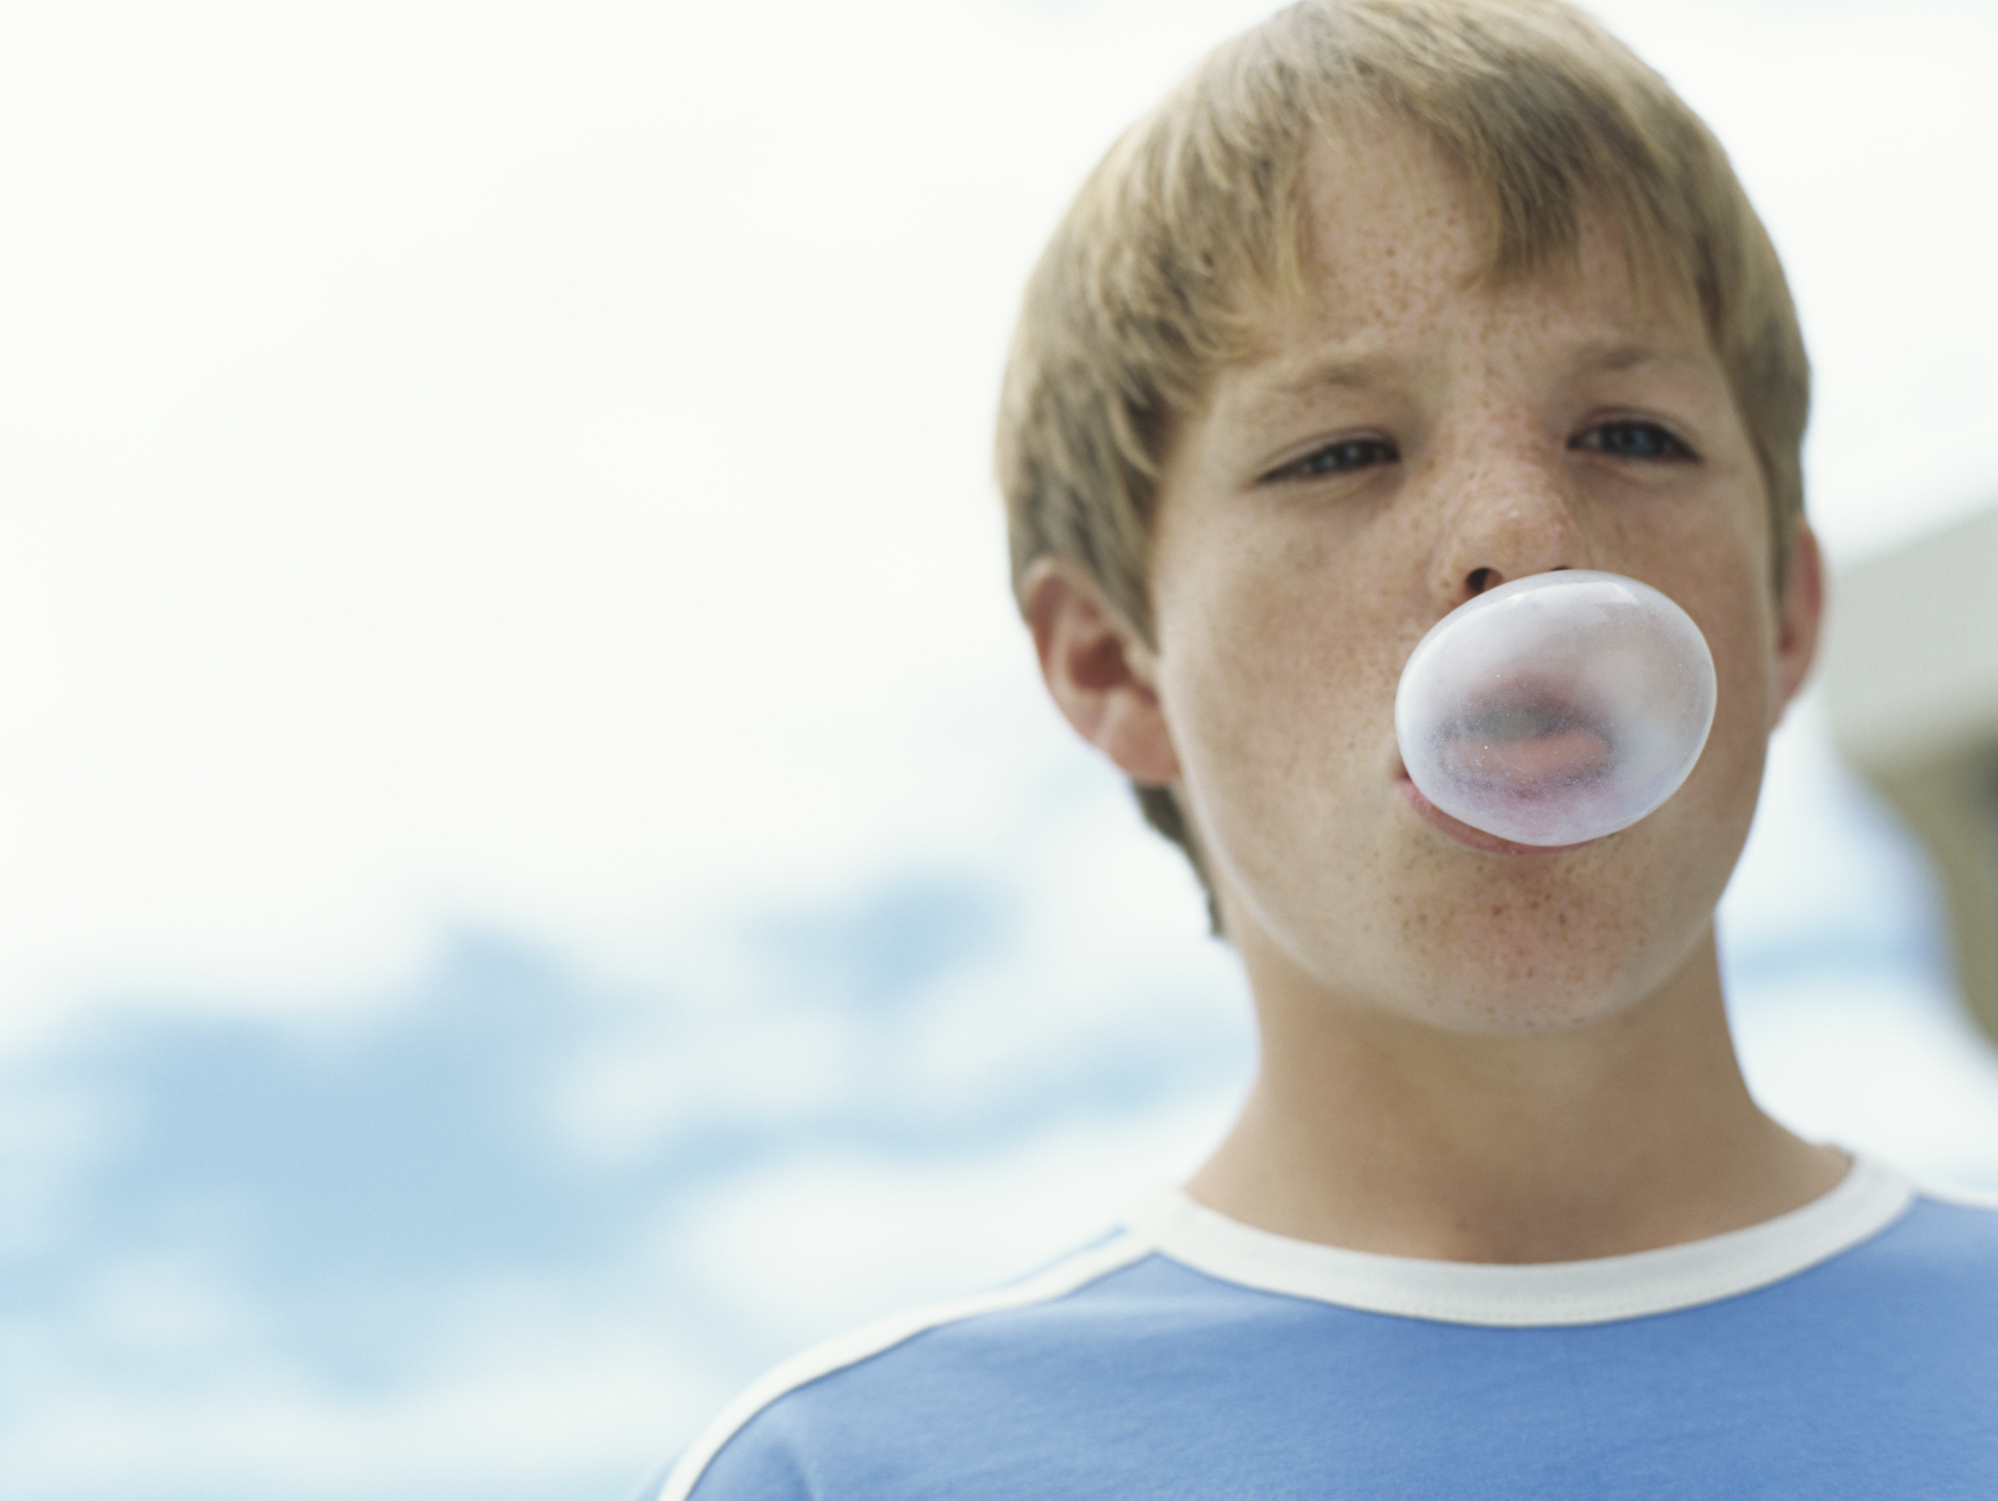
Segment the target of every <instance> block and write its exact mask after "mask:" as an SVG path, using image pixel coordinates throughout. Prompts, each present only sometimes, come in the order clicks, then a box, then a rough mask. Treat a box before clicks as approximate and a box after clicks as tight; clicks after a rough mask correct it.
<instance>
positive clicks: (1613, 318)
mask: <svg viewBox="0 0 1998 1501" xmlns="http://www.w3.org/2000/svg"><path fill="white" fill-rule="evenodd" d="M1297 209H1298V213H1297V223H1296V234H1297V237H1298V245H1297V257H1296V261H1295V266H1296V275H1295V278H1294V280H1292V281H1291V283H1290V284H1289V285H1276V286H1271V287H1268V288H1266V289H1263V290H1261V291H1259V292H1258V293H1257V294H1256V295H1254V296H1253V297H1251V298H1250V299H1248V302H1249V311H1250V318H1249V321H1250V323H1251V325H1252V326H1253V327H1254V328H1255V330H1256V335H1257V336H1256V337H1255V339H1254V340H1253V342H1252V343H1251V344H1250V345H1249V346H1248V350H1247V353H1246V355H1245V358H1243V359H1242V360H1240V361H1238V362H1234V363H1233V364H1232V365H1231V366H1230V367H1228V369H1227V370H1226V371H1225V372H1224V373H1225V374H1226V375H1227V376H1228V377H1229V379H1226V380H1224V381H1222V382H1220V384H1223V385H1235V386H1237V387H1238V388H1240V387H1242V386H1244V385H1246V386H1248V387H1251V388H1253V390H1254V393H1255V395H1256V397H1257V398H1258V399H1260V400H1269V401H1277V402H1282V401H1284V400H1286V399H1293V398H1295V399H1305V398H1308V397H1310V396H1312V395H1314V394H1317V393H1322V392H1323V391H1325V390H1326V389H1328V388H1340V387H1345V388H1352V389H1367V388H1371V387H1377V386H1380V385H1383V384H1386V383H1390V382H1391V381H1392V380H1393V379H1394V378H1395V377H1396V376H1397V375H1401V374H1405V373H1408V372H1407V371H1406V370H1405V368H1404V367H1405V366H1406V365H1407V364H1409V363H1410V362H1411V361H1412V360H1415V359H1417V358H1419V347H1418V346H1419V345H1420V344H1421V343H1422V341H1424V339H1425V338H1427V337H1429V336H1445V335H1449V334H1451V333H1461V332H1463V331H1464V329H1465V326H1466V324H1467V322H1469V323H1473V324H1475V323H1482V322H1489V323H1490V324H1491V325H1493V329H1494V331H1496V332H1498V333H1500V334H1503V335H1511V336H1514V337H1516V338H1518V339H1522V340H1526V341H1529V342H1533V343H1538V344H1541V345H1544V346H1546V347H1547V349H1548V350H1549V352H1550V353H1555V354H1557V355H1558V357H1559V358H1560V359H1561V360H1562V361H1563V362H1565V363H1567V364H1570V365H1572V366H1574V367H1575V368H1576V369H1577V370H1603V371H1609V372H1614V371H1634V370H1638V369H1643V368H1650V369H1654V370H1659V369H1664V370H1670V371H1672V372H1674V373H1677V374H1679V375H1682V376H1686V377H1694V376H1698V377H1702V378H1709V377H1710V378H1721V370H1720V366H1719V363H1718V360H1717V359H1716V357H1715V354H1714V350H1713V347H1712V342H1711V340H1710V338H1709V337H1708V333H1707V329H1706V327H1705V323H1704V320H1703V319H1702V318H1701V316H1700V313H1699V307H1698V303H1697V300H1696V298H1695V297H1694V296H1693V294H1692V291H1691V289H1690V288H1687V287H1685V286H1683V285H1682V284H1681V281H1680V279H1679V278H1678V277H1677V276H1676V275H1674V274H1672V273H1670V272H1668V271H1667V270H1666V269H1665V268H1664V267H1663V266H1662V265H1661V264H1659V263H1658V258H1657V257H1647V256H1645V255H1643V254H1641V253H1640V254H1636V255H1633V254H1632V253H1631V249H1630V242H1629V239H1628V237H1627V236H1626V234H1625V232H1624V230H1623V227H1622V226H1621V225H1620V224H1619V223H1618V222H1617V221H1616V219H1615V218H1614V217H1613V216H1612V215H1611V214H1610V212H1609V211H1608V210H1607V208H1605V207H1603V206H1600V205H1594V204H1592V205H1587V206H1585V207H1584V208H1583V209H1582V211H1581V212H1580V214H1579V215H1578V217H1577V222H1576V231H1575V234H1574V236H1573V237H1572V241H1571V243H1570V244H1569V246H1568V247H1567V248H1566V252H1565V253H1556V254H1554V255H1553V256H1551V257H1550V258H1548V259H1547V260H1546V261H1545V262H1544V263H1542V264H1540V265H1538V266H1534V267H1532V268H1530V269H1527V270H1525V271H1522V272H1519V273H1516V274H1513V275H1509V276H1501V275H1500V274H1498V271H1497V267H1496V245H1497V231H1496V216H1495V213H1494V211H1493V209H1492V207H1491V206H1490V205H1489V204H1488V203H1487V202H1486V200H1485V197H1484V195H1482V194H1481V193H1479V191H1478V190H1477V189H1476V187H1475V186H1474V184H1473V183H1472V181H1471V179H1470V176H1469V174H1468V173H1467V172H1465V171H1464V169H1463V168H1462V167H1461V165H1460V164H1459V163H1458V162H1457V161H1456V160H1455V159H1454V158H1452V157H1451V156H1450V155H1449V154H1448V153H1447V152H1446V151H1445V150H1444V149H1443V148H1442V147H1441V146H1439V145H1437V144H1436V143H1435V142H1434V141H1432V140H1431V139H1430V138H1429V137H1427V136H1426V135H1425V134H1423V133H1422V132H1421V131H1419V130H1417V129H1416V128H1414V127H1412V126H1407V125H1401V124H1399V123H1394V122H1378V121H1365V122H1356V123H1354V124H1353V125H1351V126H1350V127H1349V128H1346V129H1341V130H1336V131H1329V130H1328V131H1320V132H1318V133H1316V134H1315V136H1314V138H1313V139H1312V140H1311V141H1310V142H1309V143H1308V144H1307V146H1306V148H1305V150H1304V152H1303V155H1302V160H1301V164H1300V176H1299V183H1298V194H1297ZM1245 394H1246V393H1245Z"/></svg>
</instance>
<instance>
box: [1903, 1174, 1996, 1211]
mask: <svg viewBox="0 0 1998 1501" xmlns="http://www.w3.org/2000/svg"><path fill="white" fill-rule="evenodd" d="M1915 1192H1916V1193H1917V1194H1918V1195H1920V1196H1921V1197H1922V1198H1924V1199H1934V1200H1935V1201H1936V1202H1937V1203H1939V1204H1955V1205H1957V1206H1959V1207H1961V1208H1964V1209H1998V1189H1992V1188H1966V1187H1965V1186H1963V1185H1962V1184H1959V1183H1936V1182H1933V1181H1931V1180H1930V1179H1928V1178H1917V1179H1916V1180H1915Z"/></svg>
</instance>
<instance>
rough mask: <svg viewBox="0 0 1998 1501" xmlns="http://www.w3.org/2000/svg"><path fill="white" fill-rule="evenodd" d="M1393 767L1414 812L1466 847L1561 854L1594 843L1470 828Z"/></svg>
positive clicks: (1505, 852)
mask: <svg viewBox="0 0 1998 1501" xmlns="http://www.w3.org/2000/svg"><path fill="white" fill-rule="evenodd" d="M1396 770H1397V771H1398V772H1399V774H1400V775H1399V777H1398V779H1397V783H1398V786H1399V789H1400V792H1401V794H1402V796H1403V797H1404V798H1406V799H1407V800H1408V803H1409V805H1410V806H1411V807H1413V808H1414V809H1415V812H1416V814H1417V816H1418V817H1420V818H1421V819H1422V820H1423V822H1425V823H1427V824H1428V825H1429V826H1430V827H1431V828H1433V829H1436V830H1438V831H1440V832H1441V833H1443V834H1445V835H1447V836H1448V837H1450V838H1451V839H1454V840H1456V841H1457V843H1459V844H1461V845H1463V846H1465V847H1466V848H1467V849H1474V850H1477V851H1479V852H1480V853H1482V854H1487V855H1561V854H1566V853H1567V852H1568V851H1569V850H1578V849H1580V848H1581V847H1582V845H1583V844H1593V843H1595V841H1594V840H1592V839H1585V840H1583V841H1582V843H1581V844H1514V843H1513V842H1512V841H1511V840H1510V839H1501V838H1499V837H1498V835H1496V834H1487V833H1486V832H1485V831H1484V830H1483V829H1474V828H1472V827H1471V826H1470V825H1469V824H1467V823H1465V822H1464V821H1463V820H1462V819H1461V818H1452V817H1451V816H1450V815H1449V814H1448V813H1445V812H1444V811H1443V810H1442V809H1441V808H1439V807H1437V806H1436V804H1434V803H1432V802H1431V801H1429V799H1428V798H1426V797H1424V796H1423V795H1422V789H1421V788H1420V787H1417V786H1416V785H1415V783H1414V782H1413V781H1412V780H1410V778H1409V775H1408V769H1407V768H1406V767H1397V768H1396Z"/></svg>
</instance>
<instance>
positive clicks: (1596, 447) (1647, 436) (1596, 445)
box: [1568, 422, 1694, 459]
mask: <svg viewBox="0 0 1998 1501" xmlns="http://www.w3.org/2000/svg"><path fill="white" fill-rule="evenodd" d="M1568 446H1569V447H1571V448H1584V449H1589V450H1592V451H1594V452H1596V453H1606V454H1608V455H1609V456H1610V457H1611V458H1617V459H1690V458H1692V457H1694V454H1693V450H1692V449H1690V448H1688V447H1687V446H1686V445H1685V444H1684V443H1683V442H1681V441H1680V440H1679V439H1678V438H1676V437H1674V436H1673V435H1672V434H1671V433H1669V432H1667V431H1666V430H1665V429H1664V428H1662V427H1660V426H1659V425H1658V424H1657V423H1655V422H1605V423H1602V424H1600V425H1599V426H1596V427H1592V428H1590V429H1589V430H1588V431H1587V432H1585V433H1581V434H1579V435H1578V436H1577V437H1576V438H1575V439H1574V440H1573V441H1572V442H1571V443H1570V444H1569V445H1568Z"/></svg>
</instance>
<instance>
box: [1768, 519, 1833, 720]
mask: <svg viewBox="0 0 1998 1501" xmlns="http://www.w3.org/2000/svg"><path fill="white" fill-rule="evenodd" d="M1776 603H1777V617H1776V672H1777V680H1776V683H1777V688H1778V690H1779V695H1780V696H1779V697H1778V698H1777V701H1776V723H1780V722H1781V721H1782V718H1783V710H1784V709H1785V708H1786V707H1788V705H1789V703H1790V700H1791V699H1792V698H1794V697H1796V694H1797V690H1798V689H1799V688H1801V687H1802V686H1803V684H1804V678H1805V676H1806V674H1808V673H1809V672H1810V670H1811V658H1812V657H1813V656H1814V655H1816V653H1817V649H1818V625H1819V622H1820V621H1822V620H1823V618H1824V613H1825V565H1824V558H1823V557H1822V556H1821V555H1820V553H1819V552H1818V539H1817V536H1816V534H1815V533H1813V532H1812V531H1811V528H1810V524H1809V523H1808V522H1804V521H1799V522H1798V523H1797V534H1796V536H1795V537H1794V538H1793V539H1792V540H1791V543H1790V567H1789V570H1788V572H1787V573H1785V575H1784V579H1783V597H1782V598H1781V599H1780V600H1778V601H1777V602H1776ZM1770 728H1771V729H1774V728H1775V723H1772V724H1771V725H1770Z"/></svg>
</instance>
